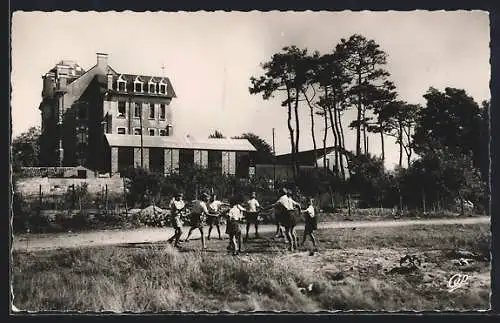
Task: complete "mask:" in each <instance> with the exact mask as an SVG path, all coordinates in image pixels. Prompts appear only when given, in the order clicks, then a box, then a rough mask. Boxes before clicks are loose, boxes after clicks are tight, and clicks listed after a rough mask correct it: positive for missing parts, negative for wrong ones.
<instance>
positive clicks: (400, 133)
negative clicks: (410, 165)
mask: <svg viewBox="0 0 500 323" xmlns="http://www.w3.org/2000/svg"><path fill="white" fill-rule="evenodd" d="M398 141H399V167H403V125H402V123H401V121H399V131H398Z"/></svg>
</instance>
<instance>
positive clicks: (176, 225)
mask: <svg viewBox="0 0 500 323" xmlns="http://www.w3.org/2000/svg"><path fill="white" fill-rule="evenodd" d="M182 225H183V223H182V220H181V216H180V215H177V216H175V217H173V218H172V227H173V228H182Z"/></svg>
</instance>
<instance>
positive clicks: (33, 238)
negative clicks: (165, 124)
mask: <svg viewBox="0 0 500 323" xmlns="http://www.w3.org/2000/svg"><path fill="white" fill-rule="evenodd" d="M478 223H490V217H474V218H456V219H432V220H391V221H376V222H374V221H340V222H324V223H319V224H318V229H339V228H370V227H398V226H409V225H446V224H478ZM188 229H189V228H187V227H185V228H184V229H183V236H182V239H184V238H185V237H186V235H187V231H188ZM297 229H299V230H300V229H302V225H299V226H298V228H297ZM253 230H254V229H253V228H251V229H250V232H251V233H253ZM274 230H276V227H275V226H274V225H261V226H259V231H260V232H262V233H264V232H273V231H274ZM221 231H222V232H225V227H222V228H221ZM205 232H208V228H205ZM172 234H173V229H172V228H141V229H133V230H101V231H94V232H80V233H70V232H68V233H57V234H21V235H15V236H14V237H13V245H12V249H13V250H19V251H30V252H31V251H40V250H53V249H60V248H78V247H90V246H104V245H119V244H135V243H152V242H160V241H165V240H167V239H168V238H169V237H170V236H172ZM205 234H206V233H205ZM216 235H217V231H216V230H215V228H214V231H213V232H212V236H213V237H215V236H216ZM199 237H200V233H199V231H198V230H195V231H194V232H193V234H192V238H193V239H198V238H199Z"/></svg>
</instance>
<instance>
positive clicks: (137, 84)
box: [134, 82, 142, 92]
mask: <svg viewBox="0 0 500 323" xmlns="http://www.w3.org/2000/svg"><path fill="white" fill-rule="evenodd" d="M134 90H135V92H142V83H141V82H135V83H134Z"/></svg>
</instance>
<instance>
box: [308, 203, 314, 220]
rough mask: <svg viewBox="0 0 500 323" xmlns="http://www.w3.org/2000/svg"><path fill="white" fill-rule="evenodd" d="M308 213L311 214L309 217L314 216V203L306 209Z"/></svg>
mask: <svg viewBox="0 0 500 323" xmlns="http://www.w3.org/2000/svg"><path fill="white" fill-rule="evenodd" d="M306 213H307V215H309V217H311V218H314V215H315V214H314V206H312V205H309V207H308V208H307V209H306Z"/></svg>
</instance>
